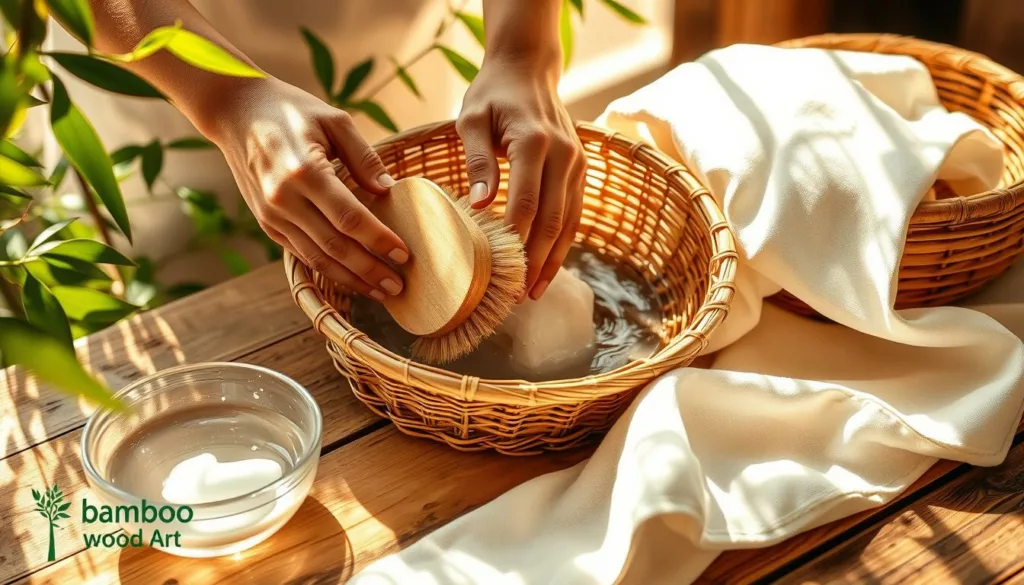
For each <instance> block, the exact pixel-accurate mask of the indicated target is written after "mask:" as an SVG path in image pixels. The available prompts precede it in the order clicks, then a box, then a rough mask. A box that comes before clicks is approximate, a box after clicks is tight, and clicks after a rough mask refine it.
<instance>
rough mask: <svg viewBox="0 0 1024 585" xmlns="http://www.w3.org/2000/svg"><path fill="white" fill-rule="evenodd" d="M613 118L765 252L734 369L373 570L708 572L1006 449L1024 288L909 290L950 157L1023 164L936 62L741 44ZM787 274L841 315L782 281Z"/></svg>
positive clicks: (364, 580)
mask: <svg viewBox="0 0 1024 585" xmlns="http://www.w3.org/2000/svg"><path fill="white" fill-rule="evenodd" d="M602 122H603V123H604V124H606V125H608V126H609V127H611V128H613V129H616V130H618V131H620V132H623V133H626V134H629V135H633V136H639V137H643V138H645V139H647V140H649V141H652V142H654V143H656V144H657V146H659V147H660V148H661V149H663V150H664V151H666V152H668V153H670V154H671V155H673V156H675V157H677V158H679V159H680V160H683V161H685V162H686V163H687V164H688V165H689V166H690V167H691V168H693V169H696V170H697V171H698V172H699V173H700V174H701V175H702V178H703V180H704V181H705V182H706V184H707V185H708V186H709V187H710V189H711V191H712V193H713V194H714V195H715V197H716V198H717V199H718V201H719V202H720V203H721V204H722V206H723V209H724V210H725V212H726V215H727V217H728V220H729V222H730V224H731V225H732V227H733V229H734V232H735V234H736V236H737V239H738V241H739V243H740V245H741V247H742V251H743V256H744V257H743V259H742V260H741V268H740V279H739V291H738V295H737V300H736V306H735V308H734V311H733V312H732V314H731V316H730V317H729V318H728V320H727V321H726V323H724V324H723V327H722V328H721V329H720V330H719V331H718V332H716V335H715V336H714V338H713V340H712V347H710V348H709V350H710V349H719V348H724V349H722V350H721V351H720V352H719V354H718V356H717V358H716V360H715V362H714V365H713V369H709V370H699V369H693V368H684V369H680V370H676V371H673V372H670V373H669V374H667V375H665V376H663V377H661V378H660V379H659V380H657V381H655V382H654V383H652V384H651V385H650V386H649V387H648V388H647V389H646V390H645V391H644V392H643V393H642V394H641V395H640V396H639V397H638V398H637V400H636V401H635V402H634V403H633V405H632V406H631V408H630V409H629V411H628V412H627V413H626V414H625V416H623V417H622V419H621V420H620V421H619V422H618V423H617V424H616V425H615V427H614V428H613V429H612V431H611V432H610V433H609V435H608V436H607V437H606V438H605V439H604V441H603V442H602V444H601V445H600V447H599V448H598V450H597V451H596V453H595V454H594V456H593V457H592V458H591V459H590V460H589V461H587V462H584V463H581V464H579V465H577V466H575V467H574V468H572V469H569V470H565V471H561V472H556V473H552V474H548V475H546V476H543V477H540V478H537V479H535V480H533V481H530V482H527V483H525V484H523V485H521V486H519V487H517V488H515V489H513V490H511V491H510V492H508V493H506V494H504V495H503V496H501V497H500V498H498V499H497V500H495V501H494V502H491V503H489V504H487V505H485V506H483V507H482V508H480V509H479V510H476V511H474V512H471V513H469V514H467V515H465V516H464V517H462V518H459V519H457V520H455V521H454V522H452V523H450V524H448V525H447V526H444V527H442V528H441V529H439V530H437V531H436V532H434V533H433V534H431V535H429V536H427V537H426V538H424V539H423V540H421V541H420V542H418V543H416V544H414V545H413V546H411V547H409V548H408V549H407V550H405V551H403V552H401V553H399V554H397V555H393V556H391V557H387V558H385V559H382V560H380V561H378V562H377V563H375V564H373V565H371V566H370V567H368V568H367V569H366V570H365V571H363V572H362V573H361V574H360V575H358V576H357V577H356V579H355V581H354V582H355V583H358V584H359V585H368V584H375V583H460V584H461V583H481V584H482V583H486V584H506V583H507V584H513V583H515V584H519V583H531V584H533V583H538V584H539V583H544V584H549V583H550V584H558V585H570V584H610V583H613V582H616V579H617V578H620V577H621V582H624V583H642V584H656V583H672V584H680V583H687V582H690V581H692V580H693V579H694V578H696V577H697V576H698V575H699V574H700V573H701V572H702V571H703V570H704V569H705V568H706V566H707V565H708V564H709V563H710V562H711V561H712V560H713V559H714V558H715V557H716V556H717V554H719V552H720V551H722V550H729V549H737V548H748V547H758V546H765V545H768V544H770V543H773V542H777V541H779V540H782V539H785V538H787V537H790V536H792V535H794V534H797V533H798V532H800V531H802V530H806V529H808V528H811V527H814V526H817V525H820V524H823V523H826V522H829V521H832V520H835V519H838V518H841V517H843V516H847V515H849V514H852V513H855V512H857V511H860V510H864V509H866V508H870V507H873V506H878V505H880V504H882V503H885V502H886V501H888V500H890V499H892V498H893V497H894V496H896V495H897V494H899V493H900V492H901V491H903V490H904V489H906V487H907V486H909V485H910V483H911V482H913V481H914V480H915V479H916V478H917V477H919V476H920V475H921V474H922V473H923V472H924V471H925V470H926V469H928V467H930V466H931V465H932V464H933V463H935V461H936V460H937V459H938V458H946V459H953V460H957V461H964V462H968V463H972V464H976V465H995V464H997V463H999V462H1000V461H1001V460H1002V459H1003V458H1004V457H1005V454H1006V452H1007V450H1008V448H1009V445H1010V442H1011V439H1012V437H1013V435H1014V431H1015V429H1016V427H1017V423H1018V421H1019V420H1020V416H1021V408H1022V404H1024V384H1022V375H1024V346H1022V344H1021V341H1020V339H1019V336H1020V335H1021V334H1022V333H1024V304H1004V305H990V306H987V307H985V308H983V309H980V310H970V309H965V308H959V307H943V308H935V309H919V310H906V311H899V312H895V311H893V310H892V306H893V299H894V297H895V287H896V284H895V283H896V270H897V266H898V262H899V259H900V257H901V255H902V243H903V241H904V238H905V232H906V228H907V223H908V221H909V216H910V213H911V211H912V210H913V209H914V208H915V206H916V205H917V203H918V202H919V200H920V199H921V198H922V197H923V196H924V195H925V193H926V191H927V190H928V188H929V186H930V185H931V184H932V183H933V182H934V180H935V178H936V176H939V177H942V178H945V179H947V180H950V181H951V182H954V183H956V185H957V186H958V187H959V188H960V189H963V190H965V191H971V190H978V189H983V188H985V187H988V186H991V185H994V184H995V183H996V182H997V179H998V176H999V170H1000V168H1001V164H1002V162H1001V151H1000V150H999V147H998V144H997V143H996V142H995V140H994V139H993V138H992V137H991V136H990V135H989V134H988V133H987V132H985V131H983V130H982V129H981V128H980V127H979V126H977V125H976V124H974V123H973V122H972V121H970V120H969V119H968V118H966V117H964V116H961V115H958V114H949V113H948V112H946V111H945V110H944V109H942V108H941V106H940V105H939V103H938V101H937V98H936V94H935V89H934V87H933V85H932V82H931V80H930V78H929V76H928V74H927V71H926V70H925V69H924V67H923V66H921V64H919V63H917V62H916V61H913V60H911V59H907V58H902V57H887V56H876V55H864V54H851V53H835V52H825V51H819V50H811V49H806V50H789V51H784V50H780V49H774V48H767V47H754V46H734V47H731V48H728V49H723V50H719V51H716V52H712V53H710V54H708V55H706V56H705V57H703V58H701V59H700V60H699V61H698V62H696V63H694V64H687V65H683V66H681V67H679V68H677V69H676V70H674V71H672V72H671V73H669V74H668V75H666V76H665V77H663V78H662V79H660V80H658V81H656V82H655V83H653V84H652V85H650V86H648V87H646V88H644V89H642V90H640V91H638V92H636V93H635V94H633V95H631V96H628V97H626V98H623V99H621V100H618V101H616V102H614V103H612V104H611V105H610V106H609V108H608V110H607V112H606V115H605V116H603V117H602ZM780 288H785V289H787V290H789V291H791V292H793V293H795V294H797V295H798V296H799V297H800V298H802V299H803V300H805V301H806V302H808V303H809V304H810V305H811V306H812V307H814V308H815V309H817V310H818V311H819V312H821V313H823V314H825V315H827V316H828V317H830V318H832V319H833V320H835V321H836V322H837V323H840V324H841V325H829V324H824V323H819V322H813V321H810V320H805V319H802V318H799V317H796V316H794V315H792V314H790V313H787V312H785V311H782V310H781V309H778V308H776V307H774V306H772V305H768V304H764V303H763V302H762V297H764V296H766V295H769V294H772V293H774V292H776V291H778V290H779V289H780ZM1016 290H1017V291H1020V288H1017V289H1016ZM1017 294H1019V295H1021V296H1020V297H1017V298H1014V299H1012V300H1013V301H1014V302H1021V303H1024V293H1020V292H1018V293H1017ZM993 300H994V299H988V301H989V302H992V301H993ZM1004 300H1005V299H1004ZM1000 323H1002V324H1000Z"/></svg>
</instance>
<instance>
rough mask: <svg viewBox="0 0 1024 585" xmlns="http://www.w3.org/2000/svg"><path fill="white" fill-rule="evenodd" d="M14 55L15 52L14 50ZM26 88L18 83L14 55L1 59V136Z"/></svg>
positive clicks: (7, 127)
mask: <svg viewBox="0 0 1024 585" xmlns="http://www.w3.org/2000/svg"><path fill="white" fill-rule="evenodd" d="M8 4H15V2H13V1H12V0H4V1H3V3H2V5H3V6H7V5H8ZM12 55H13V52H12ZM25 95H27V94H26V92H25V90H24V89H23V88H22V87H21V85H20V84H19V83H18V75H17V66H16V64H15V63H14V58H13V56H10V57H9V58H3V59H0V136H7V135H8V129H9V128H10V127H11V126H12V122H13V121H14V118H15V115H16V114H17V112H18V106H19V104H20V103H21V101H22V99H23V98H24V96H25Z"/></svg>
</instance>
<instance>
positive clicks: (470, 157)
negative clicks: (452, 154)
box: [455, 109, 500, 209]
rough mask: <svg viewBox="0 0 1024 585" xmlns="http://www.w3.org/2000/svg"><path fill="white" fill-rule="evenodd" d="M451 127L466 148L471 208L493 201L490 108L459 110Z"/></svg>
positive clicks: (494, 173)
mask: <svg viewBox="0 0 1024 585" xmlns="http://www.w3.org/2000/svg"><path fill="white" fill-rule="evenodd" d="M455 130H456V131H457V132H458V133H459V138H461V139H462V147H463V149H464V150H465V151H466V175H467V176H468V177H469V184H470V188H469V202H470V205H471V206H472V207H473V208H474V209H483V208H484V207H487V206H488V205H490V204H491V202H492V201H494V197H495V196H496V195H497V193H498V181H499V180H500V179H499V173H498V159H497V157H495V156H494V135H493V133H492V132H491V112H490V110H489V109H488V110H481V111H471V112H463V113H462V114H461V115H460V116H459V120H458V121H457V122H456V123H455Z"/></svg>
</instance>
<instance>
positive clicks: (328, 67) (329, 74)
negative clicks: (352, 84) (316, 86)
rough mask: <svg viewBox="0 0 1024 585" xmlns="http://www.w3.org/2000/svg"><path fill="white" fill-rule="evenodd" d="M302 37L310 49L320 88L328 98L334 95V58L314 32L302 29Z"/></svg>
mask: <svg viewBox="0 0 1024 585" xmlns="http://www.w3.org/2000/svg"><path fill="white" fill-rule="evenodd" d="M301 31H302V37H303V38H304V39H305V40H306V45H307V46H308V47H309V55H310V58H311V59H312V60H313V68H314V69H315V70H316V77H317V79H318V80H320V87H322V88H323V90H324V95H326V96H327V97H328V98H329V97H330V96H331V95H332V94H333V93H334V57H333V56H331V50H330V49H328V48H327V45H325V44H324V43H323V41H321V40H320V39H319V38H318V37H317V36H316V35H315V34H313V31H311V30H309V29H308V28H306V27H302V29H301Z"/></svg>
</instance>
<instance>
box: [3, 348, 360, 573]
mask: <svg viewBox="0 0 1024 585" xmlns="http://www.w3.org/2000/svg"><path fill="white" fill-rule="evenodd" d="M238 361H242V362H246V363H251V364H256V365H261V366H265V367H268V368H271V369H274V370H276V371H279V372H281V373H283V374H285V375H287V376H290V377H292V378H293V379H295V380H296V381H297V382H299V383H300V384H302V385H304V386H305V387H306V388H307V389H308V390H309V391H310V393H311V394H312V395H313V396H314V397H315V398H316V400H317V402H318V403H319V404H320V409H321V411H322V412H323V416H324V420H325V427H324V438H323V444H324V448H325V449H330V448H331V447H332V446H334V445H336V444H338V443H340V442H342V441H344V440H345V439H346V438H347V437H350V436H352V435H357V434H359V433H361V432H363V431H364V430H366V429H367V428H369V427H371V426H372V425H374V424H378V423H379V422H380V419H379V418H378V417H377V416H376V415H374V414H373V413H372V412H370V411H369V410H367V409H366V408H364V407H363V406H362V405H361V404H359V403H358V401H357V400H356V399H355V397H354V396H353V395H352V392H351V390H350V389H349V386H348V382H347V381H346V380H345V378H344V377H343V376H342V375H341V374H339V373H338V372H337V371H336V370H335V369H334V367H333V365H332V364H331V360H330V356H329V355H328V354H327V351H326V349H325V348H324V344H323V340H322V338H320V337H319V335H318V334H316V332H314V331H313V330H312V329H307V330H306V331H304V332H302V333H299V334H297V335H293V336H292V337H289V338H287V339H285V340H284V341H281V342H279V343H275V344H273V345H271V346H269V347H266V348H263V349H260V350H257V351H255V352H253V353H251V354H247V355H244V356H240V359H239V360H238ZM81 434H82V430H81V429H76V430H74V431H71V432H68V433H65V434H63V435H61V436H59V437H57V438H56V439H53V440H51V441H47V442H45V443H43V444H41V445H37V446H35V447H33V448H31V449H28V450H26V451H23V452H21V453H18V454H16V455H13V456H11V457H8V458H6V459H4V460H2V461H0V583H4V582H6V581H8V580H9V579H12V578H17V577H21V576H23V575H26V574H28V573H30V572H32V571H35V570H38V569H40V568H41V567H43V566H45V565H46V564H47V563H46V552H47V545H48V538H49V534H48V533H47V532H46V530H44V528H45V527H46V523H45V521H44V520H43V518H42V517H40V516H39V515H38V514H36V513H35V512H34V511H33V507H34V505H35V504H34V502H33V500H32V493H31V490H32V489H33V488H34V489H41V488H42V487H44V486H49V485H53V484H54V483H56V484H57V485H59V486H60V488H61V490H62V491H63V492H64V494H65V499H66V501H70V502H75V503H76V504H78V503H80V502H81V501H82V498H85V497H89V495H90V493H89V489H88V486H87V485H86V482H85V477H84V476H83V472H82V465H81V454H80V448H79V444H80V441H81ZM76 509H77V507H76ZM80 528H81V527H80V526H78V523H77V522H71V521H69V522H67V523H66V526H65V527H64V529H63V530H60V531H58V532H57V541H56V542H57V551H58V555H59V558H63V557H67V556H69V555H73V554H75V553H76V552H78V551H80V550H82V548H83V543H82V537H81V532H80Z"/></svg>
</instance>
